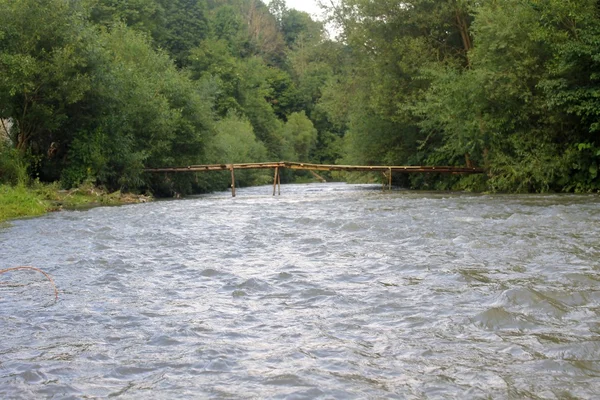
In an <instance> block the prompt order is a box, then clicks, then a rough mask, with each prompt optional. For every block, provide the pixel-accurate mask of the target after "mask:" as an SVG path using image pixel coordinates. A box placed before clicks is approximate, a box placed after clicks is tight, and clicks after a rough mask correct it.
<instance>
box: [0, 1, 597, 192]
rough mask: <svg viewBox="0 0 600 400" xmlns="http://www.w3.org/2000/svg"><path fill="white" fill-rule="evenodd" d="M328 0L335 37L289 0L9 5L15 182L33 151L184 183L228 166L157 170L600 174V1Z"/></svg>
mask: <svg viewBox="0 0 600 400" xmlns="http://www.w3.org/2000/svg"><path fill="white" fill-rule="evenodd" d="M327 5H328V6H329V10H328V11H329V15H330V17H331V18H332V19H333V20H335V22H336V23H337V24H338V32H339V34H340V37H339V38H338V40H335V41H334V40H330V39H329V38H327V36H326V35H325V34H324V29H323V25H322V23H320V22H318V21H314V20H313V19H312V18H311V17H310V16H309V15H308V14H306V13H302V12H299V11H296V10H292V9H288V8H287V7H286V6H285V2H283V1H281V0H273V1H271V3H270V5H265V4H264V3H262V2H261V1H259V0H219V1H213V0H210V1H209V0H178V1H165V0H144V1H141V0H130V1H126V2H124V1H115V0H84V1H79V2H73V1H67V0H41V1H40V0H0V119H3V120H6V121H10V123H11V126H12V127H11V129H10V132H9V137H10V144H9V145H6V144H2V149H3V150H0V158H1V159H2V162H0V180H2V179H5V180H6V179H7V178H6V177H8V176H22V174H18V173H15V171H9V169H11V166H12V167H13V169H15V168H16V169H18V168H22V166H23V165H25V166H26V167H27V171H28V173H29V174H30V176H32V177H36V176H37V177H39V178H40V179H41V180H46V181H54V180H60V181H61V182H62V184H63V186H66V187H70V186H73V185H77V184H79V183H81V182H82V181H92V182H94V183H96V184H101V185H105V186H107V187H108V188H111V189H117V188H126V189H130V190H135V189H144V188H148V187H150V188H152V189H153V190H154V191H158V192H159V193H164V194H169V193H171V192H174V191H176V192H179V193H181V192H189V191H197V190H209V189H212V188H216V187H219V186H224V185H225V184H226V183H225V182H226V180H222V181H221V180H220V179H219V178H214V177H208V176H203V177H200V178H199V179H196V177H190V176H177V177H167V178H165V177H158V176H146V175H144V174H143V173H142V168H143V167H144V166H149V167H160V166H172V165H188V164H199V163H208V162H247V161H265V159H271V160H278V159H284V158H287V159H292V160H300V161H312V162H327V163H334V162H336V161H343V162H346V163H358V164H400V165H402V164H408V165H410V164H412V165H416V164H421V165H440V164H450V165H465V164H467V165H476V166H482V167H485V168H487V170H488V171H489V174H488V176H478V177H474V176H471V177H466V178H457V177H450V178H448V177H444V178H440V177H435V179H431V178H428V177H419V176H411V177H410V180H408V179H409V178H404V179H406V180H405V181H402V182H401V183H404V184H406V185H410V186H412V187H429V188H431V187H437V188H453V189H474V190H490V189H491V190H501V191H580V192H585V191H596V190H599V189H600V178H599V177H598V166H599V163H600V142H599V140H598V131H599V130H600V122H599V121H600V119H599V118H600V101H599V100H598V99H599V97H600V96H599V95H598V92H599V90H598V79H599V78H598V74H599V73H600V71H599V59H600V56H599V55H598V46H597V43H598V42H599V40H600V24H599V21H600V18H599V11H598V10H599V9H598V7H597V2H596V1H593V0H578V1H575V0H566V1H565V0H536V1H531V0H483V1H475V0H405V1H397V0H369V1H367V0H340V1H337V2H329V3H327ZM9 147H12V149H9ZM16 159H18V162H16V161H15V160H16ZM19 166H20V167H19ZM3 177H4V178H3ZM243 178H244V179H246V183H247V184H251V183H253V182H260V181H261V179H263V178H262V177H261V176H259V175H253V174H248V175H247V176H244V177H243ZM398 179H400V178H398ZM399 183H400V182H399Z"/></svg>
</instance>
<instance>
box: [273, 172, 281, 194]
mask: <svg viewBox="0 0 600 400" xmlns="http://www.w3.org/2000/svg"><path fill="white" fill-rule="evenodd" d="M278 178H279V167H275V177H274V178H273V196H275V190H277V179H278ZM279 194H281V188H280V192H279Z"/></svg>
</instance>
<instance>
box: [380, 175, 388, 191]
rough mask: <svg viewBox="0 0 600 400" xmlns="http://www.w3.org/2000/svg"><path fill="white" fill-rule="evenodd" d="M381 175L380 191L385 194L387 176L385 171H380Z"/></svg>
mask: <svg viewBox="0 0 600 400" xmlns="http://www.w3.org/2000/svg"><path fill="white" fill-rule="evenodd" d="M381 174H382V175H383V179H382V180H381V191H382V192H385V181H386V180H387V174H386V173H385V171H381Z"/></svg>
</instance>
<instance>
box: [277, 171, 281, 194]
mask: <svg viewBox="0 0 600 400" xmlns="http://www.w3.org/2000/svg"><path fill="white" fill-rule="evenodd" d="M277 187H278V191H277V195H278V196H281V174H280V173H279V172H277Z"/></svg>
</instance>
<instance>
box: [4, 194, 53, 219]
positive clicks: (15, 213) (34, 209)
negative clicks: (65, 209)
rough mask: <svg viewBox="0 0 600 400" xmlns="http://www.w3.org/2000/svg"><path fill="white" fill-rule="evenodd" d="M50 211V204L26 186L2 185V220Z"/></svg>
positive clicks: (33, 215)
mask: <svg viewBox="0 0 600 400" xmlns="http://www.w3.org/2000/svg"><path fill="white" fill-rule="evenodd" d="M48 211H49V210H48V204H47V203H46V202H45V201H44V200H43V199H42V198H41V197H40V196H39V195H38V194H36V193H35V192H33V191H31V190H30V189H28V188H26V187H25V186H23V185H18V186H14V187H13V186H7V185H1V186H0V222H2V221H6V220H9V219H15V218H22V217H35V216H38V215H42V214H45V213H46V212H48Z"/></svg>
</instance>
